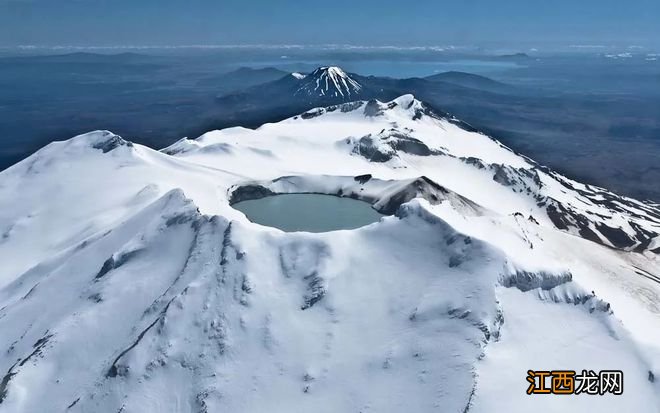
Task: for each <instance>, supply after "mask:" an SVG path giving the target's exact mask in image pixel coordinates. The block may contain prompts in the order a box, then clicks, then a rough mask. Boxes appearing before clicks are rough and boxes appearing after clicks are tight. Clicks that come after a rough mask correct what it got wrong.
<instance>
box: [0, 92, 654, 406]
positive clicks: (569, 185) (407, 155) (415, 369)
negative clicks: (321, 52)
mask: <svg viewBox="0 0 660 413" xmlns="http://www.w3.org/2000/svg"><path fill="white" fill-rule="evenodd" d="M290 90H293V88H291V89H290ZM257 166H258V167H257ZM287 193H317V194H328V195H335V196H345V197H350V198H356V199H359V200H361V201H364V202H368V203H370V204H371V205H372V206H373V207H374V208H376V209H378V210H379V211H382V212H385V213H387V214H388V215H387V216H385V217H384V218H382V219H381V220H380V221H379V222H377V223H374V224H371V225H368V226H365V227H362V228H358V229H356V230H348V231H333V232H328V233H320V234H313V233H306V232H292V233H286V232H282V231H279V230H277V229H274V228H269V227H264V226H261V225H259V224H255V223H252V222H250V221H249V220H247V218H246V217H245V215H244V214H242V213H241V212H239V211H238V210H236V209H234V208H232V206H231V205H232V203H234V202H237V201H238V200H240V199H245V197H246V196H248V195H251V196H253V197H254V196H256V197H260V196H264V194H266V195H269V194H270V195H272V194H287ZM255 194H256V195H255ZM44 199H48V202H46V203H44V202H43V200H44ZM550 205H552V206H553V208H554V209H555V214H556V216H555V217H554V219H553V216H551V215H552V213H550V212H549V209H548V206H550ZM0 211H1V212H0V234H2V235H1V236H0V259H1V260H2V261H3V262H4V263H5V265H4V266H3V271H2V273H0V331H2V334H1V335H0V344H2V345H3V346H4V348H7V349H8V350H7V352H2V353H1V354H0V378H1V379H0V382H1V383H2V385H1V386H0V394H1V395H2V396H1V397H0V409H8V411H12V412H20V413H23V412H35V413H36V412H41V411H43V406H45V405H47V406H52V408H54V409H60V410H70V411H73V412H77V411H80V412H84V411H118V410H122V409H123V410H125V411H131V410H135V411H140V412H157V411H161V410H162V406H178V407H177V408H180V409H181V410H183V411H191V412H193V411H216V410H228V411H236V412H253V411H264V410H268V409H269V408H272V406H278V407H279V408H282V409H284V410H296V409H299V408H301V407H302V408H304V409H307V410H312V409H314V410H317V411H323V412H326V411H327V412H331V411H359V410H364V409H367V408H369V409H374V410H377V411H382V412H398V411H401V410H402V409H405V408H408V409H413V410H415V411H433V410H436V409H437V408H438V406H443V409H446V410H447V411H457V412H461V411H466V410H469V411H470V412H523V411H529V410H530V409H533V410H535V411H548V412H550V411H557V410H560V409H567V408H571V409H576V408H577V409H581V410H585V411H593V410H598V411H603V412H620V411H622V410H623V409H638V410H640V409H641V410H640V411H643V409H644V408H645V407H648V406H655V405H658V402H659V400H658V396H657V395H658V394H659V392H658V391H657V390H658V383H656V382H653V381H651V380H649V379H648V377H649V373H650V374H653V375H657V373H658V371H657V369H658V368H657V366H658V365H659V364H658V362H659V361H660V360H658V358H657V354H660V353H658V352H657V351H656V347H657V344H654V343H657V342H658V338H659V337H658V335H659V333H658V331H660V329H658V328H656V326H658V325H659V324H660V322H659V321H658V319H657V316H656V313H655V311H657V309H655V307H654V302H653V300H652V299H649V297H653V295H654V294H660V280H655V279H654V278H653V277H654V274H657V273H658V272H659V271H660V263H658V262H657V259H655V258H654V257H655V256H656V254H657V253H654V252H652V251H653V248H656V244H657V242H658V238H657V237H654V236H652V235H651V233H652V232H654V231H656V235H657V229H658V227H660V216H658V215H657V214H658V211H657V210H655V209H654V206H653V205H648V204H644V203H642V202H639V201H635V200H630V199H627V198H622V197H616V196H615V195H614V194H610V193H608V192H607V191H602V190H600V189H599V188H593V187H588V186H586V185H583V184H580V183H577V182H574V181H571V180H568V179H567V178H564V177H562V176H561V175H559V174H556V173H554V172H552V171H551V170H550V169H547V168H544V167H541V166H539V165H537V164H535V163H534V162H533V161H531V160H529V159H527V158H525V157H522V156H519V155H517V154H515V153H514V152H513V151H511V150H510V149H508V148H507V147H505V146H504V145H502V144H501V143H499V142H497V141H495V140H493V139H491V138H489V137H487V136H485V135H483V134H481V133H478V132H474V131H470V130H466V129H464V128H463V127H462V125H461V123H460V122H458V121H457V120H455V119H452V118H450V117H445V116H444V115H443V114H441V113H436V112H435V111H433V110H432V109H430V108H429V107H428V106H427V105H425V104H424V103H423V102H421V101H419V100H417V99H415V98H414V97H413V96H412V95H403V96H399V97H397V98H396V99H393V100H390V101H378V100H366V101H353V102H346V103H338V104H336V105H330V106H325V107H320V108H315V109H312V110H309V111H307V112H304V113H301V114H298V115H295V116H293V117H290V118H287V119H284V120H281V121H279V122H276V123H270V124H264V125H262V126H261V127H259V128H257V129H255V130H250V129H246V128H238V127H237V128H229V129H224V130H215V131H209V132H207V133H205V134H203V135H201V136H200V137H198V138H197V139H182V140H180V141H179V142H177V143H175V144H174V145H171V146H170V147H168V148H164V149H163V150H161V151H156V150H154V149H151V148H148V147H146V146H143V145H140V144H135V143H131V142H130V141H129V140H125V139H123V138H120V137H118V136H117V135H114V134H113V133H111V132H107V131H97V132H92V133H88V134H84V135H80V136H77V137H75V138H72V139H71V140H68V141H64V142H59V143H54V144H51V145H49V146H48V147H46V148H44V149H42V150H41V151H39V152H37V153H36V154H34V155H32V156H31V157H28V158H27V159H25V160H24V161H22V162H20V163H19V164H16V165H14V166H12V167H10V168H9V169H7V170H5V171H2V172H0ZM598 224H604V225H607V226H611V227H612V228H615V227H617V226H620V229H621V230H622V231H623V232H624V233H625V234H626V237H627V239H629V240H634V243H633V244H632V245H625V246H617V245H616V242H615V241H617V240H618V239H619V236H620V234H618V235H616V236H614V237H608V234H609V232H608V231H607V230H603V227H599V226H598ZM44 228H48V231H44ZM584 228H588V229H590V230H591V231H593V233H594V234H595V235H596V239H594V240H590V239H589V237H587V236H585V235H584V234H582V233H580V230H584ZM635 229H637V230H639V233H638V232H637V231H635ZM640 233H641V235H639V234H640ZM642 236H645V237H646V238H645V240H650V241H649V243H648V245H646V246H645V247H644V248H643V250H638V251H635V250H636V249H638V248H637V247H639V246H640V245H643V244H644V242H645V240H641V239H638V238H639V237H642ZM610 238H611V239H610ZM594 241H596V242H594ZM657 247H658V248H660V245H658V246H657ZM44 308H46V309H48V311H44ZM567 320H570V322H567ZM554 331H561V332H562V334H550V332H554ZM540 337H543V340H540V339H539V338H540ZM654 346H655V347H654ZM512 355H513V356H512ZM17 360H18V361H17ZM604 360H607V363H614V365H609V364H607V365H605V364H606V362H604ZM612 360H615V362H613V361H612ZM558 366H561V367H558ZM564 367H566V368H575V369H576V370H577V369H580V368H587V369H594V370H601V369H605V368H617V369H621V370H622V371H624V375H625V379H626V386H627V387H626V388H632V389H635V391H634V392H632V391H631V392H626V393H624V394H623V395H621V396H613V397H608V396H605V397H577V396H576V397H570V398H569V397H566V398H561V397H555V398H544V399H542V398H538V397H530V396H529V395H527V394H525V391H524V390H525V387H526V384H525V380H524V379H525V375H526V374H527V370H529V369H554V368H564ZM367 384H368V385H367ZM246 389H247V390H246ZM438 389H443V391H442V392H438ZM512 389H514V390H512ZM515 389H517V390H515ZM246 392H249V395H248V393H246ZM411 394H414V395H415V397H410V395H411ZM503 394H505V395H506V396H507V397H506V399H505V400H503V398H502V395H503Z"/></svg>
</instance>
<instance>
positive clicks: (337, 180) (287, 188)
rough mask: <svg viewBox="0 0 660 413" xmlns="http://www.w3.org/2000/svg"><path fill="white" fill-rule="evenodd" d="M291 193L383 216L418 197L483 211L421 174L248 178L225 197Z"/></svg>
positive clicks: (475, 212) (235, 200) (234, 199)
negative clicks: (362, 205) (350, 202)
mask: <svg viewBox="0 0 660 413" xmlns="http://www.w3.org/2000/svg"><path fill="white" fill-rule="evenodd" d="M295 193H297V194H319V195H334V196H338V197H342V198H352V199H357V200H360V201H363V202H367V203H369V204H370V205H371V206H372V208H374V209H375V210H376V211H378V212H380V213H381V214H384V215H394V214H396V213H397V211H398V210H399V208H400V207H401V206H402V205H403V204H405V203H407V202H409V201H411V200H413V199H415V198H422V199H424V200H426V201H428V202H429V203H430V204H432V205H435V204H439V203H441V202H443V201H448V202H450V203H451V204H452V205H453V206H454V207H457V208H461V209H462V210H463V211H464V212H466V213H468V214H471V215H478V214H480V213H481V212H482V210H483V208H482V207H481V206H479V205H477V204H475V203H473V202H471V201H469V200H468V199H465V198H463V197H462V196H460V195H458V194H456V193H454V192H452V191H450V190H448V189H446V188H444V187H442V186H441V185H439V184H437V183H436V182H434V181H432V180H431V179H429V178H427V177H425V176H420V177H418V178H410V179H400V180H381V179H378V178H374V177H373V176H372V175H370V174H365V175H357V176H327V175H318V176H317V175H307V176H283V177H279V178H276V179H273V180H270V181H248V182H244V183H241V184H237V185H234V186H232V187H230V188H229V189H228V191H227V199H228V200H229V204H230V205H234V204H236V203H238V202H241V201H247V200H255V199H261V198H264V197H267V196H273V195H280V194H295Z"/></svg>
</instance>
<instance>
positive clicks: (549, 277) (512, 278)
mask: <svg viewBox="0 0 660 413" xmlns="http://www.w3.org/2000/svg"><path fill="white" fill-rule="evenodd" d="M572 280H573V275H572V274H571V273H569V272H565V273H560V274H552V273H547V272H545V271H540V272H528V271H522V270H518V271H516V272H515V273H513V274H507V275H505V276H504V277H502V280H501V283H502V285H503V286H505V287H507V288H511V287H515V288H517V289H519V290H520V291H523V292H526V291H530V290H534V289H536V288H540V289H542V290H550V289H553V288H555V287H557V286H558V285H561V284H565V283H567V282H570V281H572Z"/></svg>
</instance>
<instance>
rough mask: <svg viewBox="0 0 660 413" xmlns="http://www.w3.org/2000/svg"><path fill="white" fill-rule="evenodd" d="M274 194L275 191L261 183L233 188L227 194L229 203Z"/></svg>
mask: <svg viewBox="0 0 660 413" xmlns="http://www.w3.org/2000/svg"><path fill="white" fill-rule="evenodd" d="M271 195H275V192H273V191H271V190H270V189H268V188H264V187H263V186H261V185H253V184H251V185H243V186H239V187H237V188H236V189H234V190H233V191H232V192H231V194H230V196H229V204H230V205H231V204H235V203H237V202H241V201H248V200H251V199H261V198H265V197H267V196H271Z"/></svg>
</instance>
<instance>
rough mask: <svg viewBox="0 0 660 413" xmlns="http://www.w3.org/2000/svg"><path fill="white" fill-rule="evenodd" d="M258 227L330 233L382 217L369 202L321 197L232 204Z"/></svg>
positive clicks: (283, 197)
mask: <svg viewBox="0 0 660 413" xmlns="http://www.w3.org/2000/svg"><path fill="white" fill-rule="evenodd" d="M232 207H234V208H235V209H237V210H239V211H241V212H242V213H244V214H245V216H247V218H248V219H249V220H250V221H252V222H256V223H257V224H261V225H266V226H269V227H275V228H279V229H281V230H282V231H287V232H295V231H306V232H328V231H336V230H340V229H354V228H359V227H362V226H365V225H368V224H371V223H373V222H377V221H378V220H380V218H381V217H382V216H383V215H381V214H380V213H378V212H377V211H376V210H375V209H373V208H371V205H369V204H368V203H366V202H362V201H358V200H355V199H351V198H340V197H337V196H332V195H320V194H281V195H273V196H268V197H265V198H261V199H254V200H249V201H241V202H237V203H235V204H234V205H232Z"/></svg>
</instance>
